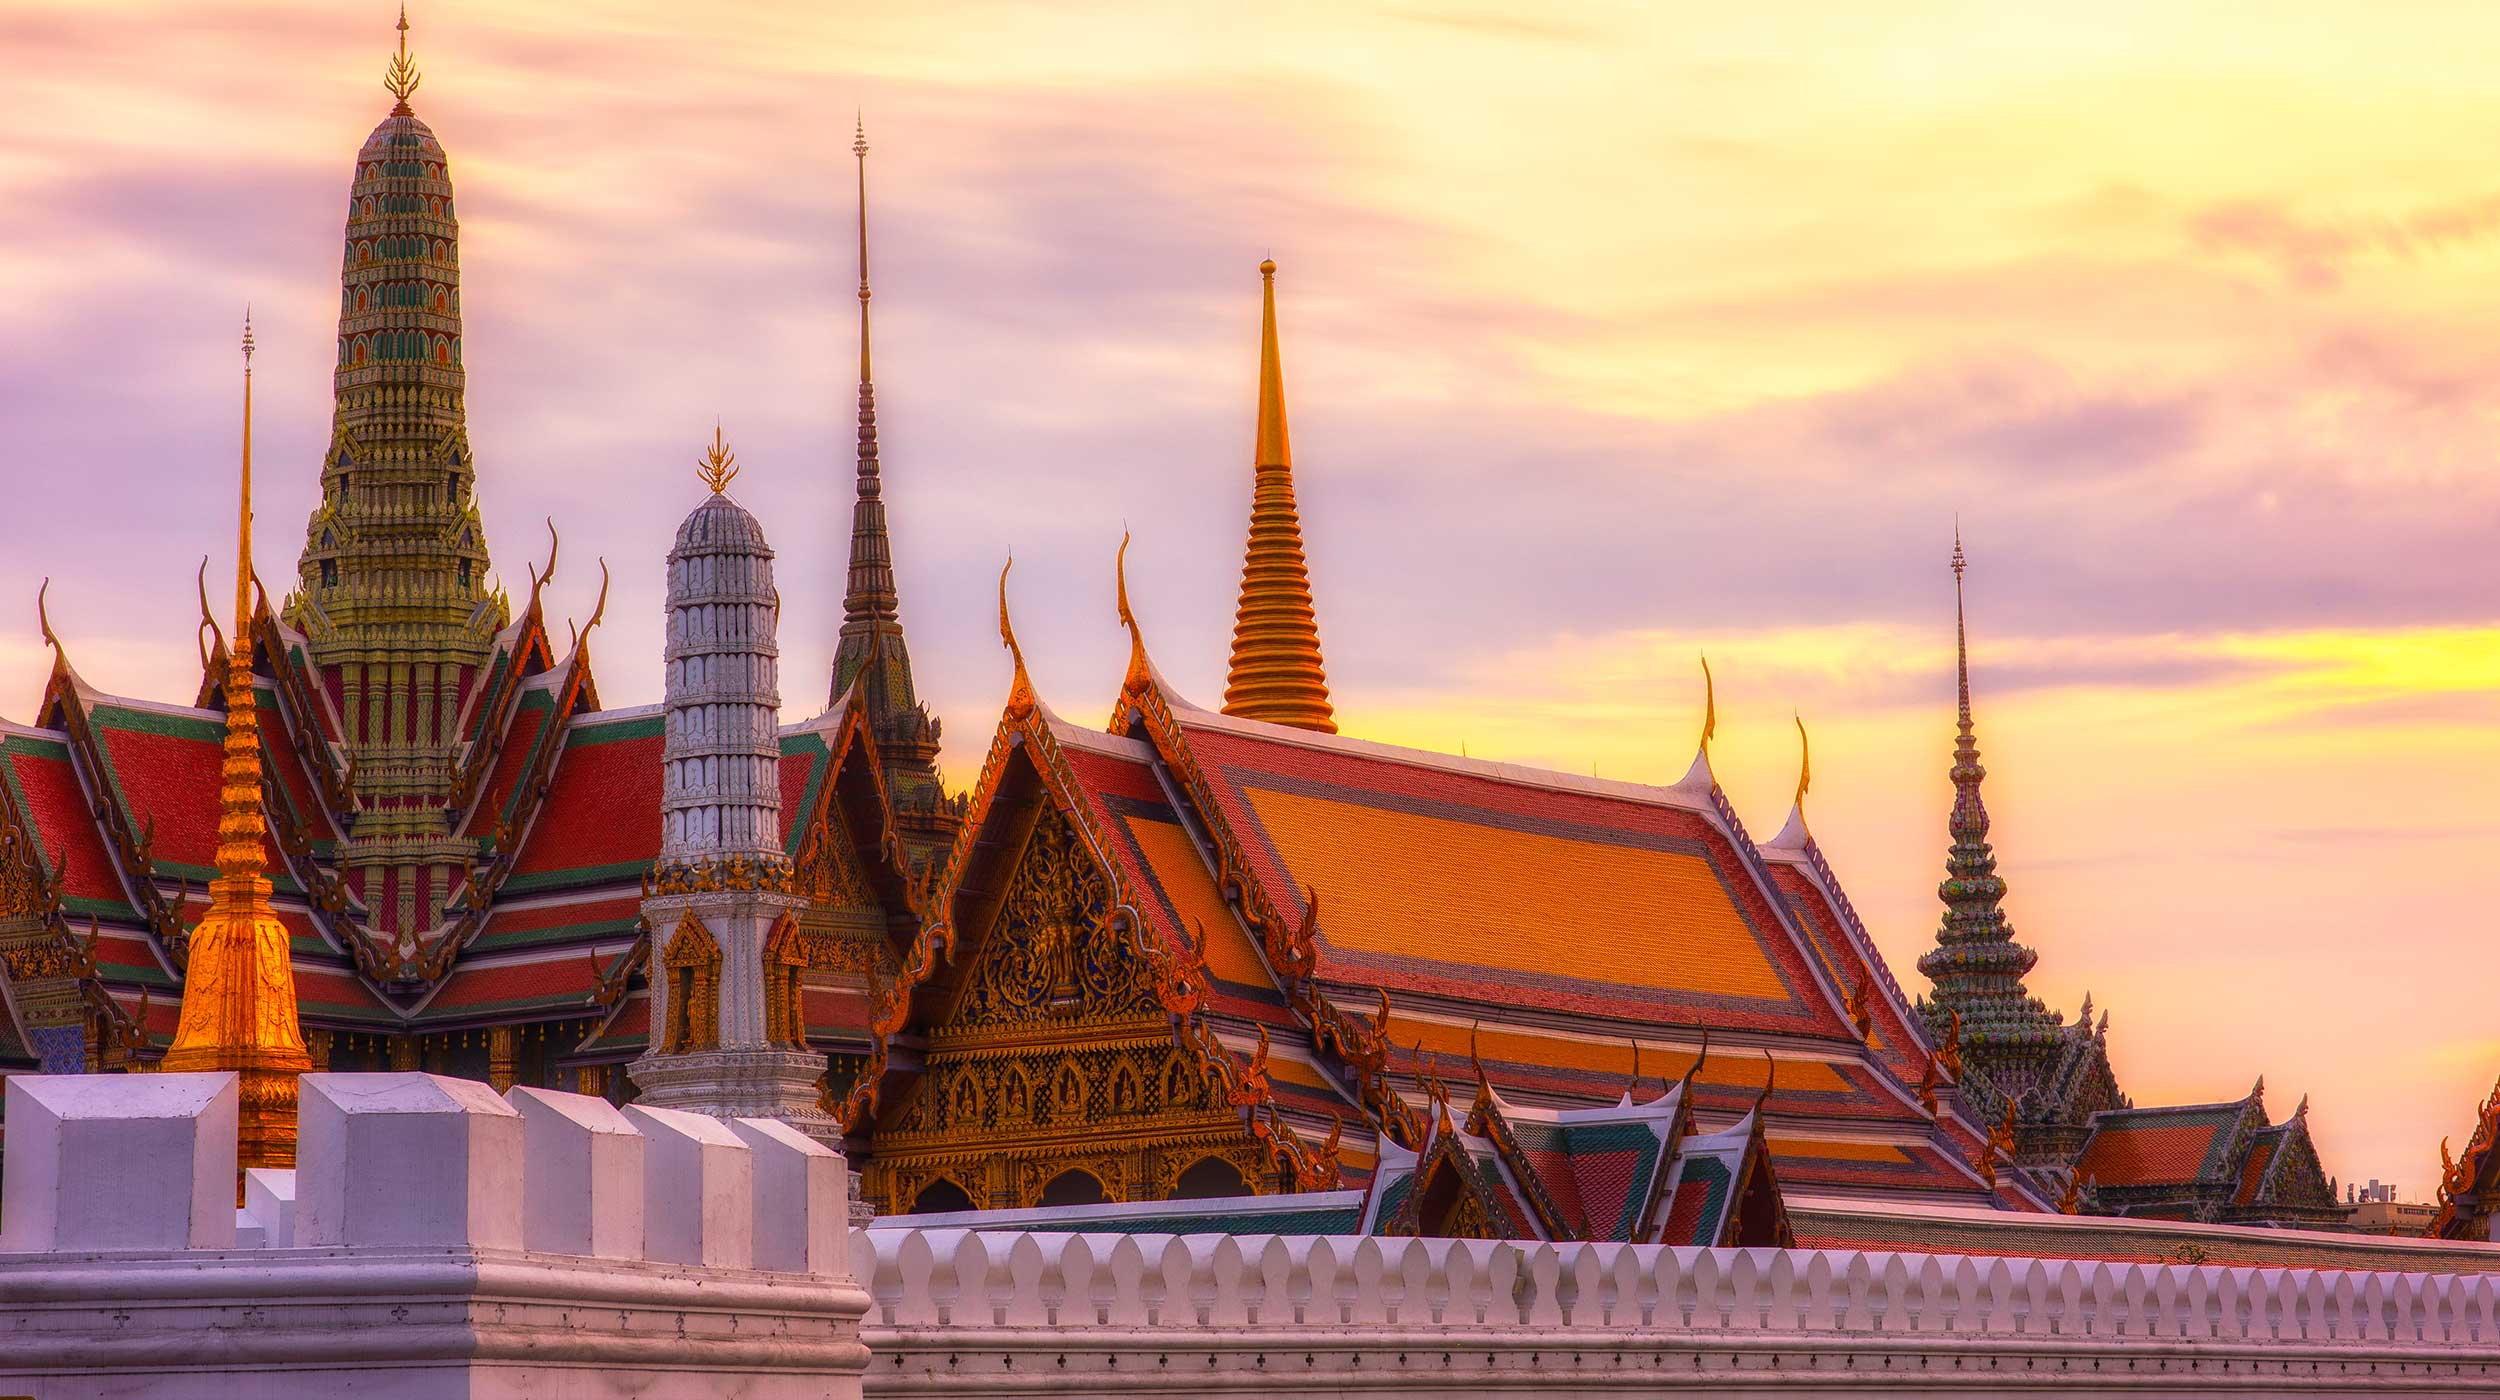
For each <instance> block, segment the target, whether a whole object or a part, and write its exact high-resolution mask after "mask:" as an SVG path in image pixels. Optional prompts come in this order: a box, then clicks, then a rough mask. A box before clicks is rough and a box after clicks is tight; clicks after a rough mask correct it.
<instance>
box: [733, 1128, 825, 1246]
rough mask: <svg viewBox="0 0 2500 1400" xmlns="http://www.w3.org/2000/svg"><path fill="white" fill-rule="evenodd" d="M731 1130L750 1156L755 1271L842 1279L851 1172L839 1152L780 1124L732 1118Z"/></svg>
mask: <svg viewBox="0 0 2500 1400" xmlns="http://www.w3.org/2000/svg"><path fill="white" fill-rule="evenodd" d="M729 1130H730V1131H731V1132H733V1133H736V1134H737V1135H738V1138H739V1140H740V1141H742V1142H744V1143H745V1144H746V1145H747V1147H748V1149H749V1150H750V1151H752V1152H753V1153H754V1164H755V1230H754V1239H755V1267H757V1268H759V1269H777V1270H780V1271H782V1272H784V1273H793V1274H823V1275H828V1276H844V1275H847V1274H848V1273H849V1272H850V1265H851V1261H850V1256H849V1253H848V1251H847V1249H846V1248H845V1236H846V1234H847V1231H848V1222H849V1220H850V1218H851V1205H850V1195H851V1180H850V1178H851V1171H850V1167H849V1165H848V1164H847V1163H845V1162H844V1161H843V1160H842V1154H841V1153H839V1152H836V1151H834V1150H833V1149H832V1148H830V1147H827V1146H825V1145H824V1144H823V1143H820V1142H818V1141H816V1140H815V1139H814V1138H811V1137H809V1136H807V1135H806V1134H804V1133H802V1132H800V1131H799V1130H798V1129H796V1128H793V1127H791V1126H790V1125H789V1124H787V1123H784V1122H781V1121H779V1120H778V1119H772V1118H737V1119H732V1120H731V1121H730V1124H729Z"/></svg>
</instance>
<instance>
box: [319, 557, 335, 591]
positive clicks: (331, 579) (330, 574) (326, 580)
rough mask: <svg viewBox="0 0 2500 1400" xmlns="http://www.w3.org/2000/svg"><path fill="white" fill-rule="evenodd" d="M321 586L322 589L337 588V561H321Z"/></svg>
mask: <svg viewBox="0 0 2500 1400" xmlns="http://www.w3.org/2000/svg"><path fill="white" fill-rule="evenodd" d="M321 586H322V587H324V588H336V587H338V586H339V561H337V560H336V559H324V560H322V561H321Z"/></svg>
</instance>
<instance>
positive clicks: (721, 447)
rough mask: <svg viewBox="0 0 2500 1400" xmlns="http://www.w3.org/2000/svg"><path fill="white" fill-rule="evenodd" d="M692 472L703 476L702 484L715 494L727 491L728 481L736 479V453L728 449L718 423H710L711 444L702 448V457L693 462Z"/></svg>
mask: <svg viewBox="0 0 2500 1400" xmlns="http://www.w3.org/2000/svg"><path fill="white" fill-rule="evenodd" d="M694 474H695V475H696V476H699V477H701V478H703V484H704V485H706V486H709V487H711V488H712V494H713V495H715V496H718V495H721V494H723V493H724V492H726V491H728V490H729V483H730V482H732V481H735V480H737V479H738V454H737V453H735V452H732V451H730V450H729V444H728V442H727V441H725V440H724V439H723V438H722V437H721V431H720V424H718V423H714V424H713V425H712V445H711V446H710V447H708V448H706V449H704V452H703V457H702V459H701V460H700V461H697V462H696V463H695V466H694Z"/></svg>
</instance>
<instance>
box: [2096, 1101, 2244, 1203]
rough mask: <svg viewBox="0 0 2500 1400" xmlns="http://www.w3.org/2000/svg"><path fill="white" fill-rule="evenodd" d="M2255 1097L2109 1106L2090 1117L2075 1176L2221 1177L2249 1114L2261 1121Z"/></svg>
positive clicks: (2156, 1181) (2120, 1183) (2151, 1181)
mask: <svg viewBox="0 0 2500 1400" xmlns="http://www.w3.org/2000/svg"><path fill="white" fill-rule="evenodd" d="M2263 1112H2264V1110H2263V1108H2262V1106H2261V1105H2260V1104H2259V1103H2258V1102H2257V1101H2256V1099H2255V1096H2253V1095H2252V1096H2251V1097H2250V1098H2247V1099H2237V1100H2234V1101H2232V1102H2230V1103H2210V1104H2178V1105H2172V1106H2168V1107H2162V1108H2124V1109H2112V1110H2110V1111H2108V1112H2105V1113H2101V1114H2098V1115H2096V1116H2095V1117H2094V1118H2093V1120H2092V1136H2091V1137H2090V1138H2089V1139H2088V1140H2086V1142H2085V1143H2084V1148H2083V1152H2082V1154H2081V1155H2080V1156H2079V1157H2078V1158H2077V1159H2076V1164H2075V1170H2076V1173H2077V1174H2078V1175H2080V1176H2081V1177H2083V1178H2085V1179H2086V1180H2089V1181H2091V1182H2092V1183H2094V1184H2095V1185H2097V1186H2101V1187H2130V1186H2172V1185H2184V1184H2187V1183H2191V1182H2212V1181H2221V1180H2224V1179H2226V1178H2227V1177H2228V1176H2229V1174H2230V1171H2231V1167H2232V1164H2233V1162H2234V1159H2235V1157H2236V1156H2237V1155H2238V1154H2237V1153H2236V1152H2235V1150H2234V1149H2235V1148H2236V1147H2237V1146H2238V1145H2239V1135H2240V1133H2241V1131H2242V1129H2243V1127H2247V1128H2248V1130H2249V1131H2251V1132H2254V1131H2256V1126H2254V1125H2250V1124H2249V1117H2250V1115H2251V1113H2255V1114H2257V1115H2258V1117H2257V1119H2256V1124H2257V1125H2262V1124H2263V1122H2264V1118H2263Z"/></svg>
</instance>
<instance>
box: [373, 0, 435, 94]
mask: <svg viewBox="0 0 2500 1400" xmlns="http://www.w3.org/2000/svg"><path fill="white" fill-rule="evenodd" d="M424 81H425V75H424V74H423V73H420V72H418V71H417V65H416V64H415V63H414V62H412V61H411V60H410V59H409V57H408V7H407V6H406V5H401V6H400V7H399V55H398V56H397V57H396V58H393V59H392V60H391V66H390V67H388V68H386V69H384V70H382V87H383V90H384V91H386V92H388V93H390V95H391V96H393V97H396V98H398V99H399V107H398V110H399V111H402V112H404V111H407V110H408V94H410V93H412V92H415V91H416V90H417V84H419V83H422V82H424Z"/></svg>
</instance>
